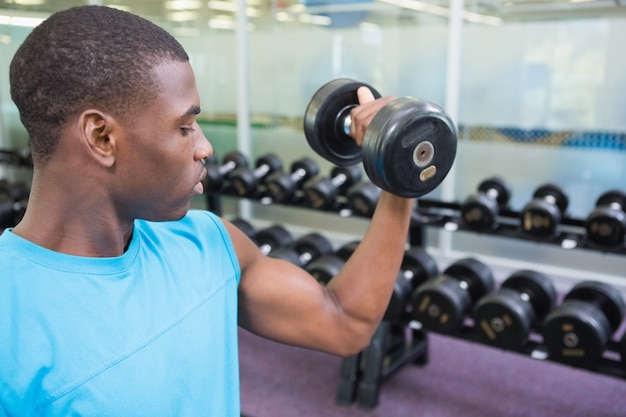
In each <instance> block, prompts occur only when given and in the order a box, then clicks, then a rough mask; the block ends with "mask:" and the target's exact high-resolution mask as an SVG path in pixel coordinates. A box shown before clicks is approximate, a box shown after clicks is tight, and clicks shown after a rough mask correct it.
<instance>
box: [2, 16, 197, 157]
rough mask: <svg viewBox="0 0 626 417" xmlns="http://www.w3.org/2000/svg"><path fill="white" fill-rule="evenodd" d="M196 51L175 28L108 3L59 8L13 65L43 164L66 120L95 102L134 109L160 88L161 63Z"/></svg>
mask: <svg viewBox="0 0 626 417" xmlns="http://www.w3.org/2000/svg"><path fill="white" fill-rule="evenodd" d="M166 60H170V61H178V62H187V61H189V56H188V55H187V53H186V52H185V50H184V48H183V47H182V46H181V44H180V43H179V42H178V41H177V40H176V39H174V37H173V36H172V35H170V34H169V33H168V32H167V31H165V30H164V29H162V28H161V27H159V26H157V25H156V24H154V23H152V22H150V21H149V20H147V19H144V18H142V17H139V16H137V15H134V14H131V13H128V12H125V11H122V10H118V9H114V8H110V7H105V6H79V7H73V8H70V9H67V10H64V11H60V12H57V13H55V14H53V15H52V16H50V17H49V18H48V19H46V20H45V21H44V22H42V23H41V24H40V25H39V26H37V27H36V28H35V29H33V31H32V32H31V33H30V34H29V36H28V37H27V38H26V40H25V41H24V43H23V44H22V45H21V46H20V47H19V49H18V50H17V52H16V53H15V56H14V57H13V60H12V61H11V65H10V70H9V79H10V85H11V98H12V99H13V101H14V102H15V104H16V106H17V108H18V110H19V114H20V119H21V121H22V124H23V125H24V127H25V128H26V130H27V132H28V134H29V136H30V146H31V150H32V154H33V160H34V162H35V163H37V162H39V163H40V164H44V163H45V162H46V161H47V160H48V159H49V157H50V156H51V155H52V154H53V153H54V150H55V149H56V147H57V144H58V141H59V136H60V132H61V128H62V126H63V125H64V124H65V123H66V122H67V121H68V120H69V119H70V118H71V117H73V116H77V115H79V114H80V113H81V112H82V111H84V110H85V109H87V108H89V107H94V108H98V109H102V110H103V111H107V112H110V113H111V114H113V115H116V116H118V117H125V116H128V115H132V114H133V111H134V110H135V109H136V108H138V107H137V106H138V105H139V104H140V103H145V101H146V100H149V99H150V98H152V97H154V96H155V95H156V94H157V91H156V88H157V86H156V83H155V81H154V78H153V71H152V70H153V68H154V67H155V66H156V65H157V64H159V63H162V62H164V61H166Z"/></svg>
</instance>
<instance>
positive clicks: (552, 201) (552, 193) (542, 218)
mask: <svg viewBox="0 0 626 417" xmlns="http://www.w3.org/2000/svg"><path fill="white" fill-rule="evenodd" d="M568 204H569V199H568V198H567V195H566V194H565V192H564V191H563V190H562V189H561V188H560V187H559V186H557V185H555V184H544V185H542V186H540V187H539V188H537V190H536V191H535V192H534V194H533V199H532V201H530V202H529V203H528V204H526V205H525V206H524V208H523V209H522V212H521V220H522V231H523V232H524V233H527V234H529V235H532V236H535V237H539V238H544V239H549V238H554V237H556V235H557V232H558V227H559V224H560V223H561V219H562V217H563V214H564V213H565V210H566V209H567V206H568Z"/></svg>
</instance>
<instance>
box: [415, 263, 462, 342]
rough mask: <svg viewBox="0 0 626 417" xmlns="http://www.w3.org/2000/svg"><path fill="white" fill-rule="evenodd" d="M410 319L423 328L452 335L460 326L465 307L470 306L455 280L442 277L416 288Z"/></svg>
mask: <svg viewBox="0 0 626 417" xmlns="http://www.w3.org/2000/svg"><path fill="white" fill-rule="evenodd" d="M411 304H412V312H411V317H412V318H413V319H415V320H417V321H419V322H420V323H421V324H422V325H423V326H424V328H425V329H427V330H432V331H435V332H437V333H442V334H452V333H454V332H456V331H457V330H459V328H460V327H461V325H462V324H463V317H464V313H465V308H466V306H468V305H470V304H471V299H470V296H469V294H468V293H467V291H464V290H463V289H462V288H461V287H460V286H459V281H457V280H456V279H454V278H451V277H449V276H446V275H440V276H438V277H437V278H435V279H433V280H429V281H426V282H425V283H423V284H422V285H420V286H419V287H418V288H417V290H416V291H415V293H414V294H413V297H412V300H411Z"/></svg>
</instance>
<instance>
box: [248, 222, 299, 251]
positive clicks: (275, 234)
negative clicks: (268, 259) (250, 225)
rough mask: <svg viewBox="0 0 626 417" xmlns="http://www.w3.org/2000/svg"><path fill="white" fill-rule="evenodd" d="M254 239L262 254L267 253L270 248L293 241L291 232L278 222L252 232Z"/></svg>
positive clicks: (287, 244) (286, 244)
mask: <svg viewBox="0 0 626 417" xmlns="http://www.w3.org/2000/svg"><path fill="white" fill-rule="evenodd" d="M254 241H255V242H256V243H257V246H258V247H259V249H260V250H261V252H262V253H263V254H264V255H268V254H269V253H270V252H271V251H272V250H274V249H276V248H280V247H283V246H289V245H291V244H292V243H293V236H292V235H291V233H290V232H289V231H288V230H287V229H285V228H284V227H283V226H281V225H279V224H275V225H272V226H269V227H266V228H265V229H261V230H259V231H258V232H256V233H255V234H254Z"/></svg>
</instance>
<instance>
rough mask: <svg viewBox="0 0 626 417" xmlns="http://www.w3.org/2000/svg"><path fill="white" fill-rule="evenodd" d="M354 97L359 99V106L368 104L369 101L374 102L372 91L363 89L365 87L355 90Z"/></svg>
mask: <svg viewBox="0 0 626 417" xmlns="http://www.w3.org/2000/svg"><path fill="white" fill-rule="evenodd" d="M356 95H357V97H358V98H359V104H365V103H369V102H370V101H374V100H375V98H374V94H372V91H371V90H370V89H369V88H367V87H365V86H361V87H359V88H358V89H357V90H356Z"/></svg>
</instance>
